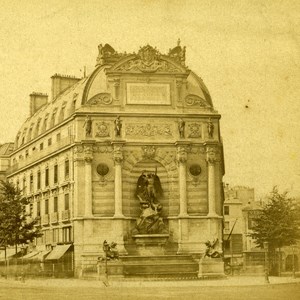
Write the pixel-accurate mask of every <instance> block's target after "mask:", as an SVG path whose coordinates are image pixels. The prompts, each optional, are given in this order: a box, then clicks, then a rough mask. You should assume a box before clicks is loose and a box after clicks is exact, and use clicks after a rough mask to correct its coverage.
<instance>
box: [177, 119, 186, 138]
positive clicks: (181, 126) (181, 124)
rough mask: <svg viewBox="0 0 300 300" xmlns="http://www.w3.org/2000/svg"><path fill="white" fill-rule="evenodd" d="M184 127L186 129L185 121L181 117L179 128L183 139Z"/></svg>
mask: <svg viewBox="0 0 300 300" xmlns="http://www.w3.org/2000/svg"><path fill="white" fill-rule="evenodd" d="M184 129H185V122H184V121H183V120H182V119H179V121H178V130H179V136H180V138H181V139H183V138H184Z"/></svg>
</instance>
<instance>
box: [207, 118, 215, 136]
mask: <svg viewBox="0 0 300 300" xmlns="http://www.w3.org/2000/svg"><path fill="white" fill-rule="evenodd" d="M207 132H208V137H209V138H211V139H212V138H213V137H214V124H213V123H212V121H211V118H209V120H208V123H207Z"/></svg>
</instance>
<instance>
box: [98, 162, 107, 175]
mask: <svg viewBox="0 0 300 300" xmlns="http://www.w3.org/2000/svg"><path fill="white" fill-rule="evenodd" d="M108 171H109V167H108V165H107V164H104V163H101V164H98V166H97V173H98V174H99V175H100V176H105V175H107V173H108Z"/></svg>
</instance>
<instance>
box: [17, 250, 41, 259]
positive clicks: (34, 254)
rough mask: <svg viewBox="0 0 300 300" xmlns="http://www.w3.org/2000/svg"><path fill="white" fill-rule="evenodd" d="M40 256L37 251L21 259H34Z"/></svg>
mask: <svg viewBox="0 0 300 300" xmlns="http://www.w3.org/2000/svg"><path fill="white" fill-rule="evenodd" d="M38 254H39V252H37V251H32V252H30V253H27V254H26V255H24V256H23V257H21V258H22V259H33V258H34V257H35V256H37V255H38Z"/></svg>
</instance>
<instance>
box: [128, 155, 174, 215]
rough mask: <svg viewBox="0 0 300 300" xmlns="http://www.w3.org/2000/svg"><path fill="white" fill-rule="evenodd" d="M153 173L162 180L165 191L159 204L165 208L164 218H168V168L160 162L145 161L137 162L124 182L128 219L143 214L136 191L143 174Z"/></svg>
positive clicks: (163, 211)
mask: <svg viewBox="0 0 300 300" xmlns="http://www.w3.org/2000/svg"><path fill="white" fill-rule="evenodd" d="M144 171H146V172H151V173H155V172H156V174H157V176H158V177H159V179H160V182H161V186H162V189H163V197H162V198H161V199H159V202H160V203H161V205H162V206H163V210H162V214H161V215H162V216H163V217H165V216H168V212H169V198H170V197H169V196H170V188H169V178H168V172H167V170H166V168H165V167H164V166H163V165H162V164H161V163H160V162H158V161H156V160H154V159H143V160H141V161H139V162H137V163H136V164H135V165H134V166H133V168H132V169H131V170H130V172H128V174H127V176H126V177H125V178H124V180H123V213H124V215H125V216H127V217H138V216H139V215H140V213H141V211H140V203H139V200H138V199H137V198H136V197H135V191H136V187H137V181H138V179H139V177H140V176H141V174H142V173H143V172H144Z"/></svg>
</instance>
